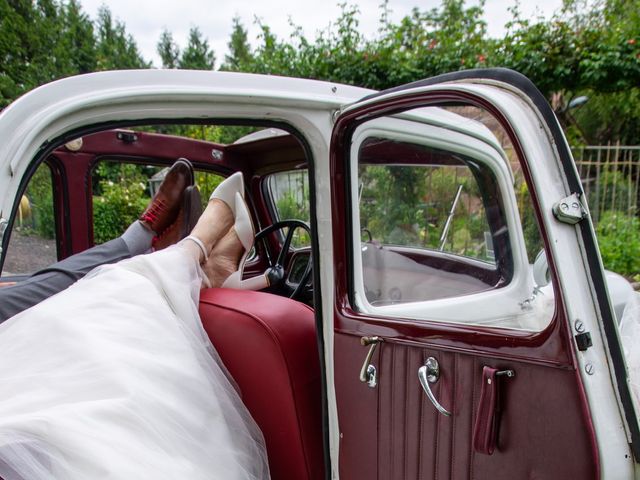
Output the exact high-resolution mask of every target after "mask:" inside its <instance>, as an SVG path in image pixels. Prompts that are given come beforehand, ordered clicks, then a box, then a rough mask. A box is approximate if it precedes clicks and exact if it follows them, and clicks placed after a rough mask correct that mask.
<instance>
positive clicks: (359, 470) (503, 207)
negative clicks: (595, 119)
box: [325, 70, 640, 480]
mask: <svg viewBox="0 0 640 480" xmlns="http://www.w3.org/2000/svg"><path fill="white" fill-rule="evenodd" d="M330 168H331V176H332V179H333V185H332V227H333V250H334V263H333V266H334V272H333V274H334V278H333V281H334V285H335V287H334V289H333V295H334V296H333V311H332V312H331V313H330V314H328V316H329V317H332V318H329V321H332V322H333V329H332V331H333V339H332V342H327V343H328V344H329V345H332V346H333V351H331V350H330V349H329V355H328V357H327V364H328V367H329V368H328V369H327V371H328V372H333V373H332V375H333V378H331V377H329V378H328V385H329V389H328V399H329V414H330V418H331V416H332V415H333V418H334V420H335V419H337V423H335V422H333V423H330V425H337V426H338V428H337V429H334V430H333V431H330V439H331V453H332V464H333V469H334V475H336V474H338V475H339V476H340V478H343V479H351V480H353V479H375V478H378V479H385V480H387V479H388V480H391V479H412V478H415V479H417V478H420V479H436V478H453V479H467V478H491V479H519V478H549V479H551V478H554V479H556V478H557V479H560V478H575V479H578V478H580V479H587V478H616V479H619V478H633V474H634V473H633V472H634V468H635V462H637V460H638V459H639V458H640V457H639V456H638V454H639V452H640V436H639V431H638V423H637V421H636V415H635V412H634V404H633V401H632V396H631V391H630V388H629V385H628V380H627V375H626V367H625V363H624V357H623V353H622V350H621V348H620V344H619V339H618V333H617V326H616V320H615V317H614V314H613V311H612V308H611V306H610V301H609V298H608V293H607V290H606V285H605V280H604V274H603V268H602V263H601V260H600V256H599V252H598V249H597V244H596V241H595V235H594V231H593V225H592V223H591V219H590V217H589V213H588V209H587V206H586V205H585V204H584V202H583V199H582V187H581V184H580V180H579V177H578V175H577V172H576V169H575V167H574V163H573V160H572V157H571V154H570V151H569V148H568V146H567V143H566V140H565V138H564V136H563V133H562V131H561V129H560V126H559V124H558V121H557V119H556V118H555V115H554V113H553V111H552V110H551V108H550V106H549V105H548V103H547V102H546V100H545V98H544V97H543V96H542V94H541V93H540V92H539V91H538V90H537V89H536V88H535V87H534V85H533V84H532V83H531V82H530V81H529V80H528V79H526V78H525V77H523V76H522V75H520V74H517V73H515V72H512V71H508V70H482V71H467V72H459V73H454V74H448V75H444V76H440V77H436V78H433V79H429V80H426V81H422V82H417V83H414V84H410V85H407V86H404V87H399V88H396V89H392V90H388V91H385V92H382V93H380V94H377V95H374V96H371V97H367V98H365V99H363V100H361V101H360V102H358V103H356V104H353V105H350V106H349V107H347V108H344V109H343V110H342V111H341V112H340V115H339V116H338V117H337V119H336V123H335V126H334V131H333V135H332V142H331V163H330ZM517 178H521V179H522V181H521V182H520V184H519V182H518V180H517ZM523 194H527V195H530V198H531V200H532V202H531V206H530V207H528V208H529V209H527V207H525V206H524V205H523V202H522V195H523ZM536 224H537V228H536ZM535 230H539V233H540V238H541V240H542V242H541V244H540V249H541V250H542V253H540V254H539V255H538V257H537V258H538V259H537V261H534V258H535V255H536V253H537V252H536V251H535V250H532V245H531V243H532V242H531V238H530V237H532V236H533V235H532V234H531V232H533V231H535ZM545 256H546V259H547V261H546V262H545V261H544V257H545ZM541 269H542V270H541ZM541 271H542V273H541ZM325 285H326V284H325ZM325 294H326V288H325ZM325 305H326V303H325ZM325 313H326V312H325ZM325 325H327V319H326V318H325ZM327 338H328V336H327V335H325V340H326V339H327Z"/></svg>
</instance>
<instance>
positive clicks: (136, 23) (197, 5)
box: [80, 0, 562, 67]
mask: <svg viewBox="0 0 640 480" xmlns="http://www.w3.org/2000/svg"><path fill="white" fill-rule="evenodd" d="M80 1H81V4H82V6H83V8H84V10H85V12H87V13H88V14H89V16H91V18H93V19H95V18H96V14H97V11H98V9H99V8H100V6H101V5H103V4H104V5H107V6H108V7H109V9H110V10H111V13H112V14H113V16H114V17H115V18H117V19H118V20H120V21H121V22H123V23H124V24H125V25H126V28H127V32H129V33H130V34H131V35H133V37H134V38H135V40H136V42H137V44H138V48H139V49H140V51H141V52H142V55H143V57H144V58H145V59H146V60H151V61H152V62H153V63H154V65H155V66H157V67H159V66H160V63H161V62H160V59H159V57H158V54H157V53H156V44H157V42H158V39H159V38H160V34H161V33H162V30H163V29H165V28H166V29H168V30H169V31H170V32H171V33H172V34H173V38H174V40H175V41H176V42H177V43H178V45H179V46H180V47H183V46H184V45H186V43H187V39H188V35H189V29H190V28H191V27H194V26H196V27H199V28H200V30H201V32H202V33H203V34H204V35H205V36H206V37H207V38H208V40H209V45H210V46H211V47H212V48H213V50H214V51H215V54H216V58H217V64H216V65H217V66H219V65H220V63H221V62H222V60H223V59H224V55H225V53H227V43H228V41H229V37H230V35H231V26H232V19H233V17H234V16H236V15H237V16H239V17H240V19H241V21H242V23H243V25H244V26H245V28H247V30H248V32H249V35H248V36H249V42H250V43H251V44H252V45H254V46H255V45H257V44H258V43H259V42H258V39H257V36H258V33H259V28H258V26H257V25H256V19H260V21H261V22H262V23H264V24H266V25H268V26H269V27H270V28H271V30H272V32H273V33H275V34H276V36H278V38H288V37H289V35H290V34H291V32H292V27H291V25H290V22H293V23H294V24H295V25H297V26H300V27H302V29H303V31H304V33H305V35H306V36H307V38H314V37H315V34H316V33H317V32H318V31H321V30H323V29H325V28H326V27H327V26H329V25H330V24H331V22H334V21H335V20H336V19H337V18H338V16H339V14H340V7H339V6H338V3H339V2H338V1H336V2H335V3H333V2H332V1H326V0H325V1H320V2H313V3H312V2H310V1H309V0H306V1H305V0H302V1H301V0H234V1H233V2H231V1H228V0H227V1H218V2H216V1H214V0H179V1H168V0H135V1H132V0H108V1H105V0H80ZM380 3H382V2H381V0H350V2H349V4H356V5H358V7H359V10H360V16H359V21H360V31H361V32H363V33H364V34H365V35H366V36H367V37H373V36H375V34H376V31H377V28H378V20H379V18H380V7H379V5H380ZM477 3H478V2H477V0H468V1H467V4H468V5H474V4H477ZM514 3H515V0H486V3H485V8H484V10H485V16H484V19H485V21H486V22H487V29H488V33H489V35H490V36H493V37H499V36H502V35H503V34H504V32H505V28H504V24H505V23H506V22H507V21H508V20H509V19H510V18H511V16H510V14H509V12H508V8H509V7H510V6H512V5H513V4H514ZM439 4H440V1H439V0H422V1H420V0H389V8H390V9H391V11H392V14H391V20H392V21H393V22H397V21H399V20H400V19H401V18H402V17H404V16H405V15H407V14H408V13H410V12H411V10H412V9H413V8H414V7H418V8H419V9H420V10H428V9H431V8H434V7H437V6H438V5H439ZM561 5H562V0H537V1H535V2H531V1H530V2H520V11H521V12H522V14H523V16H524V17H525V18H533V17H538V16H543V17H544V18H549V17H551V15H552V14H553V12H554V11H556V10H557V9H558V8H560V7H561Z"/></svg>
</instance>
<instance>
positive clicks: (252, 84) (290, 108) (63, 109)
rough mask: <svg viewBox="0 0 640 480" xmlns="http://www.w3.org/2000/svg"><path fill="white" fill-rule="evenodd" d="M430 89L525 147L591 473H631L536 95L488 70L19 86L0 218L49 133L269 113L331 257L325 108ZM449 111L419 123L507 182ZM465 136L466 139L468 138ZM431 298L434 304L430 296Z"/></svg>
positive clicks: (9, 113)
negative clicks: (398, 86) (284, 130)
mask: <svg viewBox="0 0 640 480" xmlns="http://www.w3.org/2000/svg"><path fill="white" fill-rule="evenodd" d="M436 91H437V92H442V91H444V92H450V93H455V94H468V95H473V96H476V97H478V98H482V99H484V100H485V101H486V102H488V103H491V104H492V105H494V106H495V107H496V108H497V109H498V110H499V111H500V113H501V114H502V115H503V116H504V117H505V118H506V121H507V122H508V123H509V124H510V125H511V127H512V128H513V129H514V131H515V132H516V134H517V135H518V138H519V139H520V142H521V147H522V149H523V152H524V154H525V155H526V156H527V157H528V158H532V159H536V162H532V163H531V166H532V167H531V176H532V178H533V182H534V185H535V188H536V192H535V193H536V197H537V199H538V201H539V204H540V210H541V211H542V212H543V221H544V224H545V227H546V229H547V232H548V234H549V237H550V239H551V240H550V245H551V247H552V251H551V252H550V254H551V256H552V257H553V258H556V259H562V261H563V263H566V265H571V268H562V267H561V266H560V267H559V268H558V271H557V275H558V284H559V285H560V287H561V289H562V290H563V292H562V293H563V295H564V297H565V298H570V299H571V302H568V303H567V305H566V309H567V317H568V318H569V319H571V323H573V321H575V319H580V320H581V322H582V323H583V325H584V328H585V329H586V330H587V331H589V332H590V333H591V337H592V340H593V347H591V348H589V349H588V350H586V351H584V352H578V353H577V354H576V355H577V364H578V365H579V367H580V375H581V377H582V382H583V384H584V388H585V391H586V397H587V400H588V404H589V407H590V409H591V412H592V418H593V423H594V430H595V433H596V437H597V439H598V450H599V454H600V472H601V477H602V478H607V479H622V478H633V477H634V474H635V470H636V468H637V466H638V464H637V463H635V462H634V460H633V454H632V450H631V447H630V443H631V442H630V438H631V433H630V431H631V429H632V428H631V426H630V425H629V422H628V419H629V414H628V412H627V414H626V415H625V410H624V408H623V406H622V404H621V400H620V398H621V397H620V393H619V390H618V386H619V385H618V383H619V381H620V380H619V379H618V378H617V377H616V374H615V372H614V368H613V365H612V356H611V353H610V344H609V343H608V341H607V339H606V338H605V337H606V335H605V331H604V328H603V318H602V316H601V314H600V311H601V310H600V308H599V307H598V306H597V302H596V299H595V297H596V295H595V293H594V289H595V287H594V283H593V282H592V280H591V278H590V276H589V273H588V270H589V269H588V266H587V265H586V264H585V260H584V258H585V257H584V256H585V254H586V253H585V246H584V244H583V242H582V240H581V238H580V236H579V234H578V232H577V230H576V228H575V227H573V226H568V225H566V224H561V223H559V222H558V221H557V219H556V218H555V217H554V215H553V214H552V211H553V207H554V204H555V203H556V202H558V201H559V200H560V199H562V198H564V197H567V196H568V195H570V194H571V193H572V192H571V191H570V190H569V187H568V186H567V185H568V183H567V180H566V178H565V176H564V174H563V168H562V166H561V165H560V161H559V160H558V151H557V149H556V148H557V146H556V144H555V141H554V139H553V137H552V135H551V133H550V130H549V128H548V126H547V124H545V122H544V121H543V119H542V116H541V114H540V113H539V109H538V108H537V107H536V105H534V104H533V102H532V101H531V100H530V99H529V98H528V97H527V96H526V95H524V94H522V93H521V92H520V91H519V90H517V89H516V88H514V87H512V86H510V85H508V84H506V83H503V82H500V81H499V80H491V79H486V80H478V81H451V82H446V81H445V82H444V83H442V84H433V85H418V86H414V87H411V88H410V89H408V90H401V91H391V92H388V93H385V94H384V95H383V96H382V97H380V96H378V97H375V98H370V99H365V100H364V101H361V102H358V100H360V99H361V98H363V97H366V96H368V95H372V94H374V93H375V92H373V91H370V90H366V89H361V88H356V87H350V86H345V85H339V84H333V83H327V82H318V81H309V80H300V79H291V78H281V77H274V76H257V75H249V74H237V73H220V72H192V71H166V70H145V71H123V72H105V73H97V74H90V75H84V76H79V77H73V78H68V79H64V80H60V81H56V82H53V83H50V84H47V85H44V86H42V87H39V88H37V89H35V90H33V91H32V92H30V93H28V94H26V95H25V96H23V97H22V98H20V99H19V100H17V101H16V102H15V103H13V104H12V105H11V106H9V107H8V108H6V109H5V110H4V111H3V112H2V113H1V114H0V218H1V219H3V220H4V221H5V222H6V221H7V220H8V219H9V218H11V215H12V212H14V211H15V209H16V205H17V200H16V198H17V197H18V195H19V193H20V191H21V188H22V187H23V182H25V181H26V179H25V175H26V173H27V172H28V169H29V166H30V164H31V163H32V161H33V160H34V159H35V158H37V156H38V154H39V153H40V152H41V150H42V148H43V146H45V145H48V144H49V142H53V141H54V140H55V141H56V142H57V143H58V144H60V143H61V142H64V141H68V140H71V139H73V138H75V137H76V136H77V135H78V132H80V131H82V129H83V128H86V127H87V126H98V127H99V126H100V125H104V124H108V123H109V122H116V121H117V122H121V121H132V122H133V121H141V120H145V119H154V120H162V119H167V120H171V119H181V118H192V119H213V120H216V119H245V120H256V121H273V122H278V123H279V124H281V125H287V126H289V127H290V128H292V129H294V130H296V131H297V132H299V133H300V135H301V136H302V137H303V138H304V140H305V142H306V144H307V145H308V147H309V149H310V153H311V155H312V157H313V158H314V160H315V161H314V162H313V166H314V169H315V171H314V177H315V196H316V203H315V204H316V216H317V235H318V239H319V249H320V252H319V254H320V257H321V258H327V259H330V258H333V248H334V246H333V241H332V234H333V233H332V232H333V230H334V228H335V225H333V224H332V210H331V203H330V202H329V201H327V200H328V199H330V198H331V195H332V177H331V172H330V162H329V157H330V144H331V138H332V129H333V126H334V122H335V120H336V116H337V115H346V114H348V113H349V112H350V111H352V110H353V109H356V108H361V107H362V106H366V105H369V104H370V105H373V104H374V103H375V102H380V101H384V100H390V99H394V98H396V97H398V98H399V97H401V96H405V95H408V94H416V95H417V94H425V95H429V94H432V93H433V92H436ZM453 120H454V119H453V117H452V116H450V115H442V117H437V116H435V117H433V118H428V119H426V120H425V119H423V121H424V122H425V123H431V124H432V125H433V126H434V128H435V129H437V131H438V132H440V133H441V135H440V138H441V141H443V142H448V143H449V145H457V148H463V147H464V148H475V149H476V151H478V149H484V150H485V151H486V157H487V159H488V160H487V161H491V162H494V166H495V170H496V171H499V172H501V173H500V181H501V182H503V183H504V185H503V189H505V190H508V188H509V182H510V179H511V177H510V175H511V173H510V170H509V165H508V163H507V162H506V160H505V159H504V153H503V152H501V149H500V146H499V144H498V143H497V142H496V141H495V139H494V138H493V136H492V135H491V133H490V132H489V131H488V130H487V129H484V127H481V126H480V125H479V124H474V123H472V122H467V123H457V122H455V121H453ZM380 128H387V130H388V129H389V128H391V127H389V126H387V127H385V126H384V125H381V126H380ZM407 135H410V134H407ZM463 140H464V141H463ZM470 141H473V142H475V143H476V144H477V145H476V146H475V147H469V146H468V144H469V142H470ZM465 143H466V144H467V145H466V146H465V145H464V144H465ZM514 205H515V197H514V196H513V195H512V197H511V198H510V199H509V209H510V211H511V212H512V213H513V217H512V218H510V221H511V222H518V219H517V218H516V216H515V215H516V213H515V207H514ZM0 221H1V220H0ZM353 228H354V229H357V228H358V227H357V226H354V227H353ZM1 230H2V226H0V231H1ZM355 231H356V232H357V230H355ZM514 242H515V243H514V251H515V252H516V257H517V262H516V263H517V271H516V272H517V274H516V277H514V278H515V281H514V282H513V284H512V285H511V286H510V287H509V290H507V289H504V290H498V291H496V292H495V295H496V299H498V300H499V299H500V298H504V296H505V295H506V296H508V297H509V298H512V299H513V301H512V304H511V307H510V308H511V310H513V313H514V314H518V313H519V310H520V307H519V306H518V301H521V300H524V299H525V298H526V293H528V292H531V291H532V290H533V286H534V285H533V282H532V277H531V274H530V270H529V264H528V261H527V257H526V253H525V252H524V247H523V240H522V238H515V239H514ZM320 278H321V289H322V297H321V306H322V309H321V310H322V312H323V319H322V322H323V325H324V346H325V352H324V357H325V362H326V382H327V386H328V391H327V400H328V414H329V425H328V426H329V439H330V457H331V465H332V477H333V478H338V467H337V466H338V456H339V445H340V430H339V422H338V420H339V419H338V411H337V405H336V394H335V389H334V373H333V372H334V365H333V361H334V351H333V348H334V343H333V335H334V334H333V322H334V318H333V309H334V300H335V299H334V296H333V295H334V293H333V292H334V288H333V286H334V283H335V278H334V272H333V270H332V268H330V262H323V263H322V264H321V271H320ZM618 288H619V289H620V292H621V293H619V294H614V296H615V297H616V299H615V301H614V303H615V307H616V311H619V310H620V308H621V307H620V305H621V302H622V305H623V304H624V300H621V298H622V297H624V296H625V295H626V294H627V293H628V288H627V286H626V285H624V284H623V283H620V282H618ZM610 293H612V292H610ZM457 301H458V302H460V299H457ZM465 301H466V302H467V306H466V307H464V306H461V308H460V309H459V310H458V311H457V312H458V314H459V316H460V317H461V318H462V317H464V316H465V312H466V310H465V309H466V308H468V309H474V308H476V307H475V306H474V304H473V299H472V298H466V299H465ZM440 303H441V306H442V308H443V310H442V313H441V314H438V315H439V317H438V315H436V317H438V318H443V319H444V320H447V319H448V320H455V318H447V313H446V307H448V306H449V305H450V300H447V299H444V300H442V301H440ZM419 307H420V306H417V308H419ZM498 307H499V308H503V304H498V303H496V308H498ZM433 308H434V309H435V310H437V309H438V308H440V306H437V305H436V306H433ZM389 309H391V310H392V309H393V307H389ZM435 310H434V311H435ZM416 315H417V314H416ZM489 317H495V312H487V318H489ZM587 365H591V366H593V367H595V373H594V374H593V375H587V374H586V373H585V368H586V366H587ZM623 381H624V380H623ZM627 409H628V407H627ZM634 428H637V425H636V426H635V427H634Z"/></svg>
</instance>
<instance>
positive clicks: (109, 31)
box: [96, 6, 150, 70]
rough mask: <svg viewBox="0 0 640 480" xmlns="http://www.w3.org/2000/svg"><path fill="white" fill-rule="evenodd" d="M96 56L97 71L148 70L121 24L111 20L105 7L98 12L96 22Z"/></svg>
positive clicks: (147, 65)
mask: <svg viewBox="0 0 640 480" xmlns="http://www.w3.org/2000/svg"><path fill="white" fill-rule="evenodd" d="M96 34H97V38H96V55H97V69H98V70H116V69H134V68H149V67H150V64H149V63H147V62H145V61H144V59H143V58H142V55H141V54H140V51H139V50H138V46H137V45H136V42H135V40H134V39H133V37H132V36H131V35H129V34H128V33H127V32H126V29H125V26H124V24H123V23H122V22H119V21H117V20H116V21H115V22H114V20H113V18H112V16H111V12H110V11H109V9H108V8H107V7H105V6H102V7H100V10H99V11H98V20H97V22H96Z"/></svg>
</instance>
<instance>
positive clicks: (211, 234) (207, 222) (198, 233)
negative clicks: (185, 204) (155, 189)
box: [191, 199, 234, 253]
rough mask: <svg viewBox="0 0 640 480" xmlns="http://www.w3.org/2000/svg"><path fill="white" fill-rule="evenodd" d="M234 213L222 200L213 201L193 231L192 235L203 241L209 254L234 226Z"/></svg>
mask: <svg viewBox="0 0 640 480" xmlns="http://www.w3.org/2000/svg"><path fill="white" fill-rule="evenodd" d="M233 220H234V219H233V212H232V211H231V209H230V208H229V206H228V205H227V204H226V203H224V202H223V201H222V200H218V199H213V200H211V201H210V202H209V204H208V205H207V208H205V210H204V212H202V215H201V216H200V219H199V220H198V223H196V226H195V227H193V230H191V235H193V236H195V237H197V238H199V239H200V240H202V243H203V244H204V247H205V249H206V251H207V252H209V253H210V252H211V251H212V250H213V247H214V246H215V245H216V243H218V241H219V240H220V239H221V238H222V237H224V236H225V234H226V233H227V232H228V231H229V229H230V228H231V226H232V225H233Z"/></svg>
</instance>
